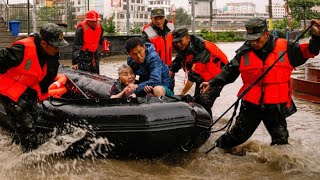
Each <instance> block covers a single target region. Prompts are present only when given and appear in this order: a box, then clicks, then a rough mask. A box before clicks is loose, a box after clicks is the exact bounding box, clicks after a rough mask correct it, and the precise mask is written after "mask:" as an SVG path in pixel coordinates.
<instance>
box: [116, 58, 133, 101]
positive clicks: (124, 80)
mask: <svg viewBox="0 0 320 180" xmlns="http://www.w3.org/2000/svg"><path fill="white" fill-rule="evenodd" d="M118 75H119V79H118V81H117V82H116V83H115V84H114V85H113V86H112V87H111V89H110V95H111V97H110V98H121V97H136V94H135V93H134V90H135V89H136V86H137V85H136V84H135V81H136V80H135V78H136V75H135V74H134V73H133V70H132V68H131V67H130V66H129V65H127V64H123V65H121V66H120V67H119V69H118Z"/></svg>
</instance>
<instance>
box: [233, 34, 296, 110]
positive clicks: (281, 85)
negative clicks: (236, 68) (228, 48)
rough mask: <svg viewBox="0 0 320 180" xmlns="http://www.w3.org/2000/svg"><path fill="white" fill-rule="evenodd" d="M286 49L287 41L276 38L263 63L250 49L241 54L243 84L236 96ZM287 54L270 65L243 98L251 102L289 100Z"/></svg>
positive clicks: (277, 102) (289, 71)
mask: <svg viewBox="0 0 320 180" xmlns="http://www.w3.org/2000/svg"><path fill="white" fill-rule="evenodd" d="M286 50H287V41H286V40H285V39H277V40H276V43H275V47H274V49H273V51H272V52H271V53H270V54H269V55H268V57H267V59H266V61H265V63H264V64H263V61H262V60H261V59H259V58H258V57H257V55H256V54H255V53H254V52H253V51H250V52H248V53H247V54H245V55H243V56H242V57H241V60H240V73H241V78H242V81H243V86H242V87H241V89H240V91H239V92H238V96H239V95H240V94H241V93H242V92H243V91H244V90H245V89H246V88H247V87H248V86H250V85H251V84H252V83H253V82H254V81H255V80H256V79H257V78H258V77H259V76H260V75H261V74H262V73H263V72H264V71H265V70H266V69H267V68H268V67H270V66H271V65H272V64H273V63H274V62H275V61H276V60H277V59H278V58H279V57H280V56H281V55H282V54H283V53H284V52H285V51H286ZM292 70H293V67H292V66H291V64H290V61H289V58H288V54H287V53H285V55H284V56H283V57H282V58H281V59H280V60H279V61H278V62H277V63H276V64H275V65H274V66H273V67H272V69H271V70H270V71H269V72H268V73H267V74H266V75H265V76H264V78H263V79H262V80H261V81H260V82H258V83H257V84H256V85H254V86H253V87H252V88H251V89H250V90H249V91H248V93H247V94H246V95H245V96H244V97H243V100H246V101H248V102H251V103H253V104H257V105H258V104H261V103H262V104H279V103H287V106H289V105H290V102H291V92H292V87H291V80H290V76H291V72H292Z"/></svg>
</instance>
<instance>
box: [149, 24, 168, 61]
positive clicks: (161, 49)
mask: <svg viewBox="0 0 320 180" xmlns="http://www.w3.org/2000/svg"><path fill="white" fill-rule="evenodd" d="M166 26H167V27H168V28H169V29H170V32H169V33H168V34H166V36H165V39H164V38H162V37H161V36H159V35H158V34H157V32H156V31H155V30H154V29H153V28H152V26H151V24H150V23H149V24H148V25H146V26H144V29H143V31H144V32H145V33H146V34H147V36H148V38H149V41H150V42H151V43H152V44H153V45H154V47H155V48H156V52H157V53H158V54H159V56H160V58H161V59H162V61H163V62H164V63H165V64H166V65H168V66H169V65H170V64H171V62H172V39H173V36H172V31H173V29H174V25H173V24H172V23H167V25H166Z"/></svg>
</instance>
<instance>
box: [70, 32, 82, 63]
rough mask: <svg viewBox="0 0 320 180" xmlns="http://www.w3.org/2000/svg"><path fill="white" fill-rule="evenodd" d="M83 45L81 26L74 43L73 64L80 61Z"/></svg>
mask: <svg viewBox="0 0 320 180" xmlns="http://www.w3.org/2000/svg"><path fill="white" fill-rule="evenodd" d="M82 46H83V29H82V28H81V27H79V28H78V29H77V30H76V33H75V36H74V44H73V47H72V64H73V65H74V64H78V63H79V57H80V52H81V49H82Z"/></svg>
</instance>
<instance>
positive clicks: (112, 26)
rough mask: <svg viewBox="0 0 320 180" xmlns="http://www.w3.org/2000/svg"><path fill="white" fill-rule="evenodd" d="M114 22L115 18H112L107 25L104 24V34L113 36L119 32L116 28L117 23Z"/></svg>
mask: <svg viewBox="0 0 320 180" xmlns="http://www.w3.org/2000/svg"><path fill="white" fill-rule="evenodd" d="M113 20H114V16H112V17H110V18H109V19H108V20H107V23H106V24H102V29H103V31H104V32H106V33H108V34H113V33H116V32H117V29H116V26H115V23H114V22H113Z"/></svg>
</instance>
